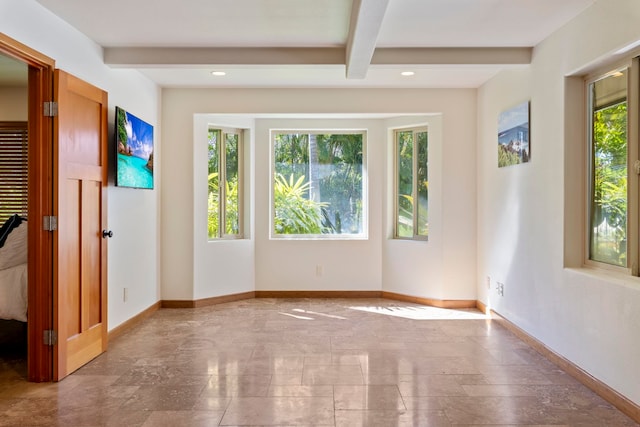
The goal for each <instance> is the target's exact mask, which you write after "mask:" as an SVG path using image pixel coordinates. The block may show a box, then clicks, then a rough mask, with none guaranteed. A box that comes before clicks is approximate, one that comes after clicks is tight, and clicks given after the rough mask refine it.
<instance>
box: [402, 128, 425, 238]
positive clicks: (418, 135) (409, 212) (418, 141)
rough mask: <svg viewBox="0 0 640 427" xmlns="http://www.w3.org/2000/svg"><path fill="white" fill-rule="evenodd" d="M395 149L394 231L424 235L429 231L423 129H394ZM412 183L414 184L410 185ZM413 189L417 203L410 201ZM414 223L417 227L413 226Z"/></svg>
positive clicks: (407, 234)
mask: <svg viewBox="0 0 640 427" xmlns="http://www.w3.org/2000/svg"><path fill="white" fill-rule="evenodd" d="M396 150H397V154H396V155H397V165H396V167H397V171H398V176H397V186H398V187H397V192H398V201H397V203H398V212H397V215H398V218H397V223H396V227H397V230H396V233H397V235H398V236H399V237H414V236H427V235H428V232H429V222H428V211H427V201H428V197H429V181H428V135H427V132H426V131H422V130H419V131H414V130H406V131H401V132H397V133H396ZM414 157H417V158H414ZM414 179H415V184H414ZM414 185H415V186H416V188H414ZM414 193H417V198H418V205H417V206H415V205H414V200H415V195H414ZM416 216H417V221H416V224H414V217H416ZM414 227H417V230H415V229H414Z"/></svg>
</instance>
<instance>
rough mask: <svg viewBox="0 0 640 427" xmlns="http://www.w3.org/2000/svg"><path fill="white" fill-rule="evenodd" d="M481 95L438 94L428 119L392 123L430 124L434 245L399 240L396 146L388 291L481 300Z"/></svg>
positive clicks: (427, 103) (428, 105) (427, 108)
mask: <svg viewBox="0 0 640 427" xmlns="http://www.w3.org/2000/svg"><path fill="white" fill-rule="evenodd" d="M475 103H476V92H475V91H449V93H446V92H445V93H433V94H431V95H430V96H425V97H424V99H423V100H422V106H421V107H422V108H423V111H424V112H427V113H429V115H426V116H418V117H405V118H400V119H392V120H388V121H387V122H386V127H387V129H388V130H389V132H391V129H393V128H397V127H404V126H408V125H419V124H426V125H427V127H428V132H429V208H428V209H429V240H428V242H424V241H407V240H394V239H391V236H392V235H393V221H394V217H393V161H394V160H393V146H392V141H391V135H389V143H388V146H387V154H386V177H387V180H386V183H385V185H386V192H385V202H384V209H385V212H386V215H385V229H384V231H385V239H384V241H383V263H384V264H383V265H384V268H383V283H384V285H383V288H384V290H385V291H388V292H395V293H399V294H404V295H412V296H417V297H422V298H433V299H442V300H455V299H471V300H475V299H476V290H475V287H474V286H473V285H472V283H473V282H474V281H475V271H476V258H475V257H476V253H475V245H476V224H475V218H476V194H475V177H476V160H475V159H476V148H475V147H476V119H475V118H476V107H475Z"/></svg>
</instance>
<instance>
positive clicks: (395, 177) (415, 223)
mask: <svg viewBox="0 0 640 427" xmlns="http://www.w3.org/2000/svg"><path fill="white" fill-rule="evenodd" d="M408 131H411V132H413V134H414V137H413V140H414V141H416V137H415V135H416V134H417V133H420V132H425V133H426V134H427V159H428V158H429V154H428V153H429V126H428V125H421V126H411V127H406V128H396V129H393V238H394V239H395V240H411V241H421V242H427V241H428V240H429V231H427V235H425V236H423V235H420V234H417V232H416V231H417V230H418V204H417V203H415V204H414V205H413V235H412V236H400V235H399V230H398V217H399V210H400V206H399V204H398V184H399V182H400V171H399V167H398V163H399V158H398V134H399V133H401V132H408ZM428 164H429V161H428V160H427V165H428ZM417 165H418V144H415V143H414V144H413V154H412V172H411V176H412V190H411V194H412V197H413V198H414V199H415V198H416V195H417V194H418V179H417V171H418V168H417ZM427 181H429V167H428V166H427ZM428 206H429V199H428V198H427V218H428V212H429V208H428ZM427 224H429V220H428V219H427Z"/></svg>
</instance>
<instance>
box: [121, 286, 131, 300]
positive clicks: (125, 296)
mask: <svg viewBox="0 0 640 427" xmlns="http://www.w3.org/2000/svg"><path fill="white" fill-rule="evenodd" d="M128 293H129V292H128V289H127V288H123V289H122V302H127V298H128V297H129V295H128Z"/></svg>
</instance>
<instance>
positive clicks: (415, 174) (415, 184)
mask: <svg viewBox="0 0 640 427" xmlns="http://www.w3.org/2000/svg"><path fill="white" fill-rule="evenodd" d="M411 133H412V138H413V159H411V160H412V163H413V170H412V171H411V174H412V175H413V176H412V177H411V179H412V185H413V188H412V189H411V193H412V194H411V197H412V198H413V238H414V239H415V238H416V237H418V135H417V133H416V131H413V132H411Z"/></svg>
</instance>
